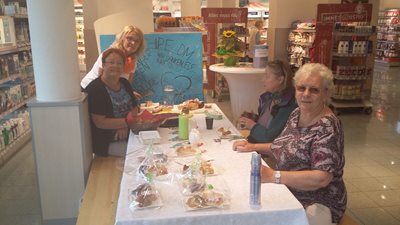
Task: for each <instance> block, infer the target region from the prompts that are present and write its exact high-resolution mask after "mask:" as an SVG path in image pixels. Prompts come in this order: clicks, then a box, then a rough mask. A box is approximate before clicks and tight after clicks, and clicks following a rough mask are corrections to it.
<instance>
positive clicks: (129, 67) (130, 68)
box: [124, 57, 136, 73]
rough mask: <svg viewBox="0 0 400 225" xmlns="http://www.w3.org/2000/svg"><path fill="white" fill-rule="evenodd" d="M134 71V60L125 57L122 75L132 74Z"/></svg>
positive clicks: (133, 58)
mask: <svg viewBox="0 0 400 225" xmlns="http://www.w3.org/2000/svg"><path fill="white" fill-rule="evenodd" d="M135 69H136V58H135V57H127V58H126V61H125V68H124V73H132V72H134V71H135Z"/></svg>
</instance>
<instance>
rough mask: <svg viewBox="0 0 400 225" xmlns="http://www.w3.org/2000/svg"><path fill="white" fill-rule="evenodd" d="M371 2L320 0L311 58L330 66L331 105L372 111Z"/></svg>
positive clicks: (336, 109) (339, 107)
mask: <svg viewBox="0 0 400 225" xmlns="http://www.w3.org/2000/svg"><path fill="white" fill-rule="evenodd" d="M371 13H372V5H371V4H319V5H318V12H317V15H318V17H317V24H316V37H315V43H314V46H315V54H314V56H313V61H314V62H320V63H323V64H325V65H326V66H328V67H329V68H331V70H332V71H333V75H334V85H335V89H334V91H333V93H332V101H331V105H330V106H331V108H332V109H333V110H334V112H335V113H336V114H339V113H340V112H341V111H342V110H343V109H352V108H354V109H356V108H357V109H362V111H363V112H365V113H366V114H370V113H371V112H372V103H371V102H370V101H369V98H370V95H371V86H372V71H373V64H374V63H373V62H374V57H373V54H372V49H373V40H374V39H375V35H376V29H375V27H373V26H371V25H370V21H371Z"/></svg>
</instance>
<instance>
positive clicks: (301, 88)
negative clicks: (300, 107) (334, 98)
mask: <svg viewBox="0 0 400 225" xmlns="http://www.w3.org/2000/svg"><path fill="white" fill-rule="evenodd" d="M306 90H308V92H309V93H311V94H313V95H317V94H319V93H321V89H319V88H317V87H306V86H303V85H296V91H298V92H301V93H303V92H305V91H306Z"/></svg>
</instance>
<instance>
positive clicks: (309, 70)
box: [293, 63, 334, 94]
mask: <svg viewBox="0 0 400 225" xmlns="http://www.w3.org/2000/svg"><path fill="white" fill-rule="evenodd" d="M315 75H318V76H320V77H321V78H322V85H323V86H324V88H326V90H327V91H328V93H329V94H331V93H332V92H333V89H334V84H333V74H332V71H331V70H330V69H329V68H328V67H326V66H324V65H322V64H320V63H307V64H304V65H303V66H302V67H300V69H299V70H297V72H296V73H295V75H294V77H293V81H294V84H295V85H296V84H297V83H298V82H299V80H303V79H306V78H308V77H310V76H315Z"/></svg>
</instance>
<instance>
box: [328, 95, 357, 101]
mask: <svg viewBox="0 0 400 225" xmlns="http://www.w3.org/2000/svg"><path fill="white" fill-rule="evenodd" d="M332 98H333V99H337V100H361V99H362V97H361V95H332Z"/></svg>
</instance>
